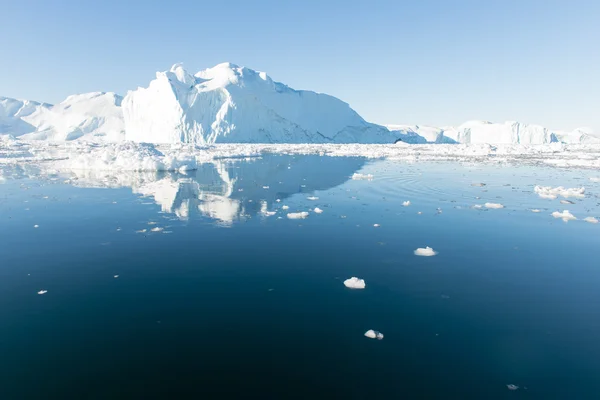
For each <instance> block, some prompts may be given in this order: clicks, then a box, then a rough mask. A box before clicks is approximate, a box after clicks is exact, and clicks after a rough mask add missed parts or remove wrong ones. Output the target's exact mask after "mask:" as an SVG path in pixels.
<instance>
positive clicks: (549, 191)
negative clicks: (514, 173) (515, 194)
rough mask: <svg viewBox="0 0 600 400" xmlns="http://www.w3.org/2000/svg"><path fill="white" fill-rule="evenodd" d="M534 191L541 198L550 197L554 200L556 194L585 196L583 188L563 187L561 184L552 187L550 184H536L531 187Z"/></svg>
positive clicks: (566, 196)
mask: <svg viewBox="0 0 600 400" xmlns="http://www.w3.org/2000/svg"><path fill="white" fill-rule="evenodd" d="M533 190H534V192H536V193H537V194H538V196H540V197H541V198H542V199H551V200H554V199H556V198H557V197H558V196H562V197H565V198H568V197H579V198H581V197H585V188H584V187H580V188H570V189H567V188H564V187H562V186H559V187H556V188H553V187H552V186H538V185H536V186H535V188H534V189H533Z"/></svg>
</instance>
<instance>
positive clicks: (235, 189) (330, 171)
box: [70, 155, 365, 225]
mask: <svg viewBox="0 0 600 400" xmlns="http://www.w3.org/2000/svg"><path fill="white" fill-rule="evenodd" d="M364 163H365V161H364V159H361V158H350V157H322V156H314V155H309V156H288V155H267V156H263V157H261V158H255V159H250V160H234V159H226V160H215V161H213V162H211V163H207V164H202V165H199V166H198V170H196V171H190V173H189V174H178V173H168V172H163V173H139V172H123V173H115V172H113V171H111V172H106V173H102V172H98V171H73V172H72V173H73V174H74V176H73V177H72V178H71V179H70V182H71V183H72V184H74V185H76V186H88V187H90V186H93V187H113V188H114V187H131V189H132V191H133V193H137V194H140V195H142V196H144V197H151V198H153V200H154V201H155V202H156V203H157V204H158V205H160V207H161V209H162V211H163V212H166V213H172V214H175V215H176V216H177V217H178V218H180V219H182V220H186V219H189V218H190V217H192V215H193V214H194V213H196V212H198V213H200V214H201V215H203V216H206V217H209V218H211V219H214V220H217V221H219V222H220V223H222V224H224V225H228V224H231V223H232V222H233V221H235V220H237V219H239V218H241V217H244V216H251V215H255V214H259V213H260V214H262V215H265V212H266V210H271V209H273V206H274V204H275V203H276V200H277V199H281V200H283V199H285V198H287V197H289V196H291V195H293V194H296V193H311V192H313V191H315V190H326V189H329V188H331V187H334V186H337V185H340V184H342V183H344V182H345V181H347V180H348V179H349V177H350V176H352V174H353V173H354V172H355V171H357V170H359V169H360V168H361V167H362V166H363V165H364Z"/></svg>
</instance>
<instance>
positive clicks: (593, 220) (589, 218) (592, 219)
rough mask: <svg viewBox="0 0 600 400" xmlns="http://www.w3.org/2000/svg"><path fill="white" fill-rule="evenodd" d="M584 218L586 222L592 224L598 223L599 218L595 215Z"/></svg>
mask: <svg viewBox="0 0 600 400" xmlns="http://www.w3.org/2000/svg"><path fill="white" fill-rule="evenodd" d="M583 220H584V221H585V222H589V223H590V224H597V223H598V219H596V218H594V217H585V218H584V219H583Z"/></svg>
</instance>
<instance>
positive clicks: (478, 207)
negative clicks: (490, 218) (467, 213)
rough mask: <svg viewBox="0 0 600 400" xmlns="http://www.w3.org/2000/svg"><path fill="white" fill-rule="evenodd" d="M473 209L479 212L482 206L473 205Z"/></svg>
mask: <svg viewBox="0 0 600 400" xmlns="http://www.w3.org/2000/svg"><path fill="white" fill-rule="evenodd" d="M473 208H474V209H476V210H479V209H481V208H483V206H482V205H481V204H475V205H474V206H473Z"/></svg>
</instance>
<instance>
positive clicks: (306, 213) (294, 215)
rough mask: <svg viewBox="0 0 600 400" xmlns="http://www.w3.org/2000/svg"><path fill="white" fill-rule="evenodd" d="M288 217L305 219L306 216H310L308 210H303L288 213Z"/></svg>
mask: <svg viewBox="0 0 600 400" xmlns="http://www.w3.org/2000/svg"><path fill="white" fill-rule="evenodd" d="M287 217H288V218H289V219H304V218H307V217H308V212H306V211H302V212H296V213H288V215H287Z"/></svg>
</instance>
